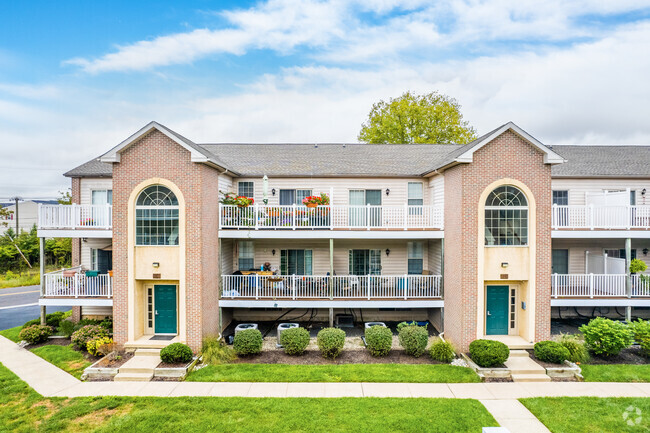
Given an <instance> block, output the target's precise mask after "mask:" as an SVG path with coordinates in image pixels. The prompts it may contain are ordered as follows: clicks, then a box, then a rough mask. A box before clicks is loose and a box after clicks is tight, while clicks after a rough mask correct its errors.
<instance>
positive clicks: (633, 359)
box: [587, 347, 650, 365]
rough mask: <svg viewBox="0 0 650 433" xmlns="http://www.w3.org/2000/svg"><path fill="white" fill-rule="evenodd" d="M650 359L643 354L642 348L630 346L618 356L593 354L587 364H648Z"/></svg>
mask: <svg viewBox="0 0 650 433" xmlns="http://www.w3.org/2000/svg"><path fill="white" fill-rule="evenodd" d="M648 361H650V359H648V358H646V357H645V356H643V355H642V354H641V348H639V347H630V348H627V349H623V350H622V351H621V353H619V354H618V355H617V356H611V357H600V356H594V355H592V357H591V359H590V360H589V362H587V364H593V365H602V364H632V365H643V364H648Z"/></svg>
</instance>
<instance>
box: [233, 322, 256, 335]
mask: <svg viewBox="0 0 650 433" xmlns="http://www.w3.org/2000/svg"><path fill="white" fill-rule="evenodd" d="M245 329H257V323H240V324H239V325H237V326H236V327H235V335H237V333H238V332H239V331H243V330H245Z"/></svg>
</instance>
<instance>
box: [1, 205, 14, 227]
mask: <svg viewBox="0 0 650 433" xmlns="http://www.w3.org/2000/svg"><path fill="white" fill-rule="evenodd" d="M12 213H14V211H12V210H9V209H7V208H6V207H0V227H7V226H8V225H9V223H8V222H7V220H8V219H9V217H11V214H12Z"/></svg>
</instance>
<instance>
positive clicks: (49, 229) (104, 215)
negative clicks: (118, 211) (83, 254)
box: [38, 204, 113, 238]
mask: <svg viewBox="0 0 650 433" xmlns="http://www.w3.org/2000/svg"><path fill="white" fill-rule="evenodd" d="M112 229H113V207H112V206H111V205H109V204H105V205H80V204H70V205H39V208H38V231H39V236H40V237H86V238H92V237H112Z"/></svg>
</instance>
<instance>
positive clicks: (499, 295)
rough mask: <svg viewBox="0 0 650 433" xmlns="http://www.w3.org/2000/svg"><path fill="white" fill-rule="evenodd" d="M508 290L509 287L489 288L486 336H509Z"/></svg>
mask: <svg viewBox="0 0 650 433" xmlns="http://www.w3.org/2000/svg"><path fill="white" fill-rule="evenodd" d="M508 290H509V289H508V286H487V294H486V309H485V334H486V335H508Z"/></svg>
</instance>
